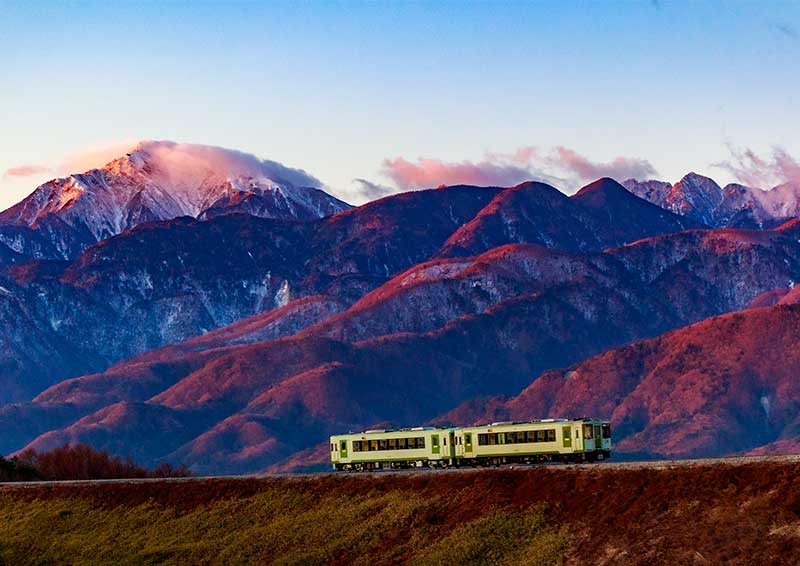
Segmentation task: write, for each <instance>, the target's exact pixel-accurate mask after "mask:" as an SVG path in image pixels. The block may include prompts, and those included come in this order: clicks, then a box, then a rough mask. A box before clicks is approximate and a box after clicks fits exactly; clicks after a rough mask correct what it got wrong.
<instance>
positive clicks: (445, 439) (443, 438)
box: [442, 436, 447, 446]
mask: <svg viewBox="0 0 800 566" xmlns="http://www.w3.org/2000/svg"><path fill="white" fill-rule="evenodd" d="M442 446H447V437H446V436H445V437H442Z"/></svg>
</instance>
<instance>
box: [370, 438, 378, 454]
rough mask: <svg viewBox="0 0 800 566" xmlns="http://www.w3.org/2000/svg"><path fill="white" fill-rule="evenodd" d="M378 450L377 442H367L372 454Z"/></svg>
mask: <svg viewBox="0 0 800 566" xmlns="http://www.w3.org/2000/svg"><path fill="white" fill-rule="evenodd" d="M377 449H378V441H377V440H370V441H369V450H370V452H373V451H375V450H377Z"/></svg>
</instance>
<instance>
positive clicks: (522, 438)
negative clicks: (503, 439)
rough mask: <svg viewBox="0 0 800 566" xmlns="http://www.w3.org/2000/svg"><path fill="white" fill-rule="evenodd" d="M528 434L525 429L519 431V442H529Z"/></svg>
mask: <svg viewBox="0 0 800 566" xmlns="http://www.w3.org/2000/svg"><path fill="white" fill-rule="evenodd" d="M527 439H528V435H527V434H525V431H524V430H520V431H517V444H525V442H527Z"/></svg>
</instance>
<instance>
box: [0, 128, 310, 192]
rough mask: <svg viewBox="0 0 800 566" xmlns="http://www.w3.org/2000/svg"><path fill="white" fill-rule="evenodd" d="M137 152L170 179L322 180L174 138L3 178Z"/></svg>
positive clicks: (63, 171)
mask: <svg viewBox="0 0 800 566" xmlns="http://www.w3.org/2000/svg"><path fill="white" fill-rule="evenodd" d="M136 154H138V155H139V156H141V157H142V158H143V159H145V160H146V161H147V162H148V163H149V164H151V165H153V166H154V167H155V168H156V169H158V170H159V171H161V172H162V173H164V174H166V175H168V176H169V177H170V178H172V179H173V180H176V181H179V180H185V181H187V182H188V181H190V180H196V179H195V178H200V179H201V180H202V178H204V177H205V176H207V175H208V174H209V173H214V174H216V175H219V176H227V177H228V178H239V177H252V178H256V179H261V178H267V179H270V180H272V181H274V182H276V183H280V184H291V185H294V186H298V187H314V188H319V187H321V186H322V182H321V181H320V180H319V179H317V178H316V177H314V176H313V175H311V174H309V173H307V172H306V171H304V170H303V169H296V168H292V167H287V166H285V165H283V164H281V163H278V162H277V161H271V160H269V159H260V158H259V157H256V156H255V155H253V154H250V153H245V152H243V151H238V150H234V149H227V148H223V147H217V146H211V145H201V144H189V143H177V142H173V141H166V140H163V141H155V140H146V141H124V142H113V143H107V144H101V145H95V146H91V147H88V148H86V149H84V150H81V151H78V152H75V153H72V154H70V155H68V156H67V157H66V158H64V159H63V160H61V162H60V163H54V164H52V165H19V166H16V167H11V168H9V169H7V170H6V172H5V175H4V176H5V177H33V176H42V175H45V174H47V175H52V176H66V175H71V174H74V173H83V172H85V171H89V170H92V169H98V168H101V167H104V166H106V165H108V164H109V163H111V162H112V161H115V160H116V159H119V158H122V157H125V156H126V155H136Z"/></svg>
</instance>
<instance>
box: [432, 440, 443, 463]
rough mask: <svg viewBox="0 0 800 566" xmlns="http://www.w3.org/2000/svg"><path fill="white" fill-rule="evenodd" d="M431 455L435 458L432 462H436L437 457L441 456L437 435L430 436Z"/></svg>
mask: <svg viewBox="0 0 800 566" xmlns="http://www.w3.org/2000/svg"><path fill="white" fill-rule="evenodd" d="M431 454H432V455H433V456H435V458H434V460H438V459H439V458H438V457H437V456H439V455H440V454H441V448H440V447H439V435H438V434H432V435H431Z"/></svg>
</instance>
